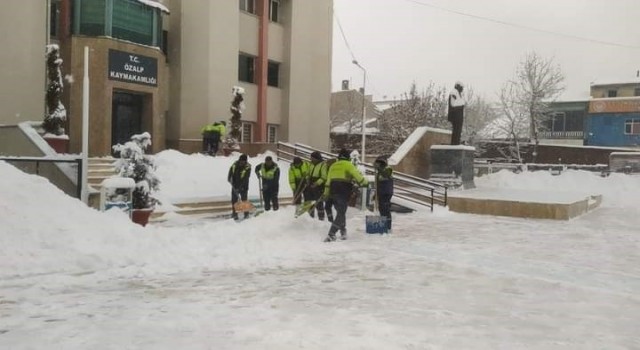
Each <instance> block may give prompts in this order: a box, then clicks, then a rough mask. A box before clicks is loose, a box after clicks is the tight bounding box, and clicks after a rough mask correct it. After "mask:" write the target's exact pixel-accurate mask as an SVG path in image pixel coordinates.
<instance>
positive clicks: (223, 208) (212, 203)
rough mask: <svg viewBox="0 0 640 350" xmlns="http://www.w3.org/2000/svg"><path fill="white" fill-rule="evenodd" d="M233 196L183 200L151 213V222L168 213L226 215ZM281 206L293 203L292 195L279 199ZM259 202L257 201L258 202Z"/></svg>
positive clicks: (162, 218)
mask: <svg viewBox="0 0 640 350" xmlns="http://www.w3.org/2000/svg"><path fill="white" fill-rule="evenodd" d="M230 200H231V198H225V199H220V200H204V201H198V200H194V201H191V202H183V203H177V204H173V206H174V207H175V209H172V210H157V211H154V212H153V213H152V214H151V220H150V221H151V222H159V221H163V220H164V216H165V215H166V214H168V213H174V214H180V215H189V216H199V217H203V218H211V217H218V216H224V215H226V214H230V213H231V201H230ZM250 200H251V201H252V202H256V199H253V198H250ZM279 202H280V206H287V205H291V204H292V203H293V198H292V197H283V198H280V200H279ZM256 204H257V203H256Z"/></svg>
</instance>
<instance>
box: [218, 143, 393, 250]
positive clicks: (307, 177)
mask: <svg viewBox="0 0 640 350" xmlns="http://www.w3.org/2000/svg"><path fill="white" fill-rule="evenodd" d="M310 159H311V161H306V160H302V158H300V157H294V158H293V162H292V164H291V166H290V167H289V174H288V175H289V185H290V187H291V190H292V191H293V198H294V204H295V205H297V206H300V205H302V203H303V201H304V203H309V204H311V203H313V206H312V207H310V208H309V211H308V213H309V215H310V216H311V217H315V216H316V212H317V217H318V219H319V220H324V219H325V217H326V218H327V219H328V221H329V222H331V227H330V229H329V233H328V235H327V238H326V239H325V242H331V241H335V240H336V239H337V237H336V234H337V233H338V232H340V238H341V239H347V227H346V212H347V207H348V206H349V201H350V199H351V198H352V196H353V195H354V194H357V190H358V188H357V187H366V186H368V181H367V179H366V178H365V177H364V176H363V175H362V173H361V172H360V171H359V170H358V168H357V167H356V166H355V165H354V164H353V162H352V161H351V155H350V152H349V151H347V150H346V149H342V150H340V152H339V153H338V157H337V159H326V160H325V159H323V157H322V154H321V153H320V152H317V151H315V152H313V153H311V155H310ZM374 166H375V168H376V175H375V176H376V179H375V183H376V188H375V190H376V200H377V203H378V204H379V210H380V215H381V216H384V217H386V218H387V230H388V231H390V230H391V197H392V196H393V170H392V169H391V168H390V167H389V166H388V164H387V161H386V159H385V158H384V157H379V158H378V159H376V161H375V162H374ZM255 173H256V175H257V177H258V181H259V183H260V187H261V193H262V198H263V201H264V209H265V210H267V211H268V210H271V209H273V210H278V207H279V205H278V192H279V182H280V169H279V168H278V165H277V164H276V163H275V162H274V161H273V159H272V158H271V156H267V157H266V158H265V161H264V163H261V164H259V165H258V166H256V169H255ZM250 174H251V165H250V164H249V163H248V162H247V155H246V154H242V155H241V156H240V157H239V158H238V160H237V161H236V162H235V163H233V165H232V166H231V168H230V169H229V175H228V181H229V183H231V185H232V187H233V190H232V193H231V203H232V208H233V209H232V217H233V218H234V219H236V220H237V219H238V213H237V212H236V209H235V207H234V204H235V203H236V202H237V201H238V200H242V201H246V200H247V194H248V190H249V177H250ZM356 186H357V187H356ZM334 208H335V212H336V215H335V217H334V216H333V209H334ZM248 216H249V213H248V212H245V213H244V217H245V218H246V217H248Z"/></svg>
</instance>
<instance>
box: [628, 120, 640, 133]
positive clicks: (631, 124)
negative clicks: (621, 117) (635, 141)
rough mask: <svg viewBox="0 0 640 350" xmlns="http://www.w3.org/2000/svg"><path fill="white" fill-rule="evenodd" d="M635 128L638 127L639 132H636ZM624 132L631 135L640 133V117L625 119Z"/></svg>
mask: <svg viewBox="0 0 640 350" xmlns="http://www.w3.org/2000/svg"><path fill="white" fill-rule="evenodd" d="M634 126H635V128H634ZM635 129H637V132H634V130H635ZM624 134H625V135H631V136H633V135H640V118H632V119H625V121H624Z"/></svg>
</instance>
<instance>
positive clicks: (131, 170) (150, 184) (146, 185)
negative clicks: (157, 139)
mask: <svg viewBox="0 0 640 350" xmlns="http://www.w3.org/2000/svg"><path fill="white" fill-rule="evenodd" d="M150 145H151V135H150V134H149V133H148V132H144V133H142V134H139V135H133V136H131V141H129V142H126V143H125V144H124V145H115V146H113V150H114V151H115V152H116V154H119V155H120V158H119V159H118V160H117V161H116V164H115V166H116V170H117V171H118V174H119V175H120V176H122V177H129V178H132V179H133V181H134V182H135V183H136V187H135V189H134V190H133V203H132V205H133V211H132V215H131V217H132V220H133V222H135V223H137V224H140V225H142V226H145V225H146V224H147V223H148V222H149V216H151V213H152V212H153V209H154V207H155V205H156V204H157V203H158V200H157V199H155V198H153V197H152V196H151V193H152V192H155V191H157V190H158V186H159V184H160V180H159V179H158V177H157V176H156V174H155V169H156V166H155V164H154V159H153V157H151V156H149V155H147V154H145V151H146V150H147V148H148V147H149V146H150Z"/></svg>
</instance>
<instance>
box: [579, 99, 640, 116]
mask: <svg viewBox="0 0 640 350" xmlns="http://www.w3.org/2000/svg"><path fill="white" fill-rule="evenodd" d="M633 112H636V113H637V112H640V98H624V99H602V100H594V101H591V102H589V113H633Z"/></svg>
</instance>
